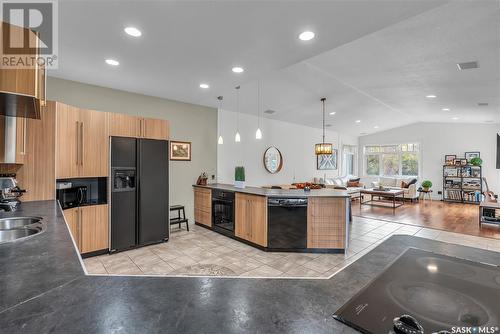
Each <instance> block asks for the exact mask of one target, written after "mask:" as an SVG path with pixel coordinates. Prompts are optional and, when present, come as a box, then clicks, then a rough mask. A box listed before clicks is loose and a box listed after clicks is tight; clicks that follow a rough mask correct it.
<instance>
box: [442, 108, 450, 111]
mask: <svg viewBox="0 0 500 334" xmlns="http://www.w3.org/2000/svg"><path fill="white" fill-rule="evenodd" d="M441 110H442V111H450V108H443V109H441Z"/></svg>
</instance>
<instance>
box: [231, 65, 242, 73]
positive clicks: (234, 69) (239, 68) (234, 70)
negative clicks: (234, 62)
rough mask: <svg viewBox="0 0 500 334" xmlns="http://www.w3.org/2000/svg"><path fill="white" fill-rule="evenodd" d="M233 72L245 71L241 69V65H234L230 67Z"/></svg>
mask: <svg viewBox="0 0 500 334" xmlns="http://www.w3.org/2000/svg"><path fill="white" fill-rule="evenodd" d="M231 70H232V71H233V72H234V73H243V72H245V70H244V69H243V67H239V66H235V67H233V68H232V69H231Z"/></svg>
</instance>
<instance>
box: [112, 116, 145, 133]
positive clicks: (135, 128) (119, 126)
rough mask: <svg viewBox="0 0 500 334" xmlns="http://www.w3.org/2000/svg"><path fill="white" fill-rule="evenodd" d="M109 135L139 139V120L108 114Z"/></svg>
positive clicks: (134, 117)
mask: <svg viewBox="0 0 500 334" xmlns="http://www.w3.org/2000/svg"><path fill="white" fill-rule="evenodd" d="M109 135H110V136H117V137H132V138H137V137H139V135H140V118H138V117H136V116H130V115H125V114H117V113H109Z"/></svg>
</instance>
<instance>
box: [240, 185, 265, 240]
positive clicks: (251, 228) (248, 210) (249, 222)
mask: <svg viewBox="0 0 500 334" xmlns="http://www.w3.org/2000/svg"><path fill="white" fill-rule="evenodd" d="M234 223H235V227H234V234H235V235H236V236H237V237H239V238H241V239H244V240H247V241H250V242H253V243H254V244H257V245H260V246H263V247H267V198H266V197H265V196H258V195H249V194H241V193H236V196H235V221H234Z"/></svg>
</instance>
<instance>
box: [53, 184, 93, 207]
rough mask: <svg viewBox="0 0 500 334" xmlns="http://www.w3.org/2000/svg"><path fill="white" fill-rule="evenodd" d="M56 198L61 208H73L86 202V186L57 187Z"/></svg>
mask: <svg viewBox="0 0 500 334" xmlns="http://www.w3.org/2000/svg"><path fill="white" fill-rule="evenodd" d="M57 199H58V200H59V203H61V207H62V208H63V209H68V208H74V207H77V206H81V205H85V204H87V202H88V200H87V187H86V186H77V187H71V188H64V189H57Z"/></svg>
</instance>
